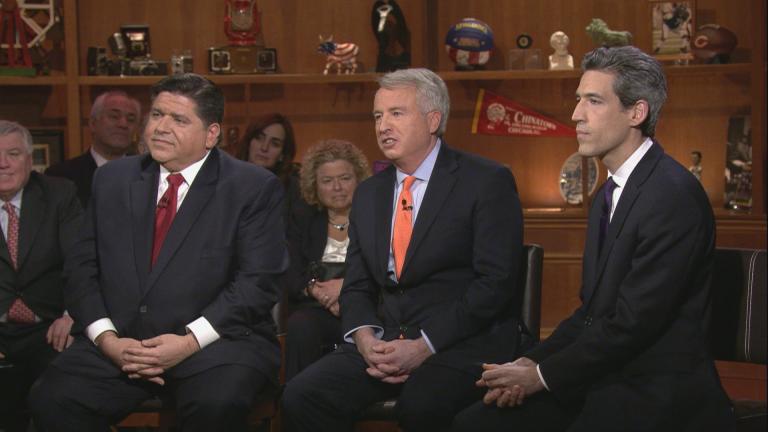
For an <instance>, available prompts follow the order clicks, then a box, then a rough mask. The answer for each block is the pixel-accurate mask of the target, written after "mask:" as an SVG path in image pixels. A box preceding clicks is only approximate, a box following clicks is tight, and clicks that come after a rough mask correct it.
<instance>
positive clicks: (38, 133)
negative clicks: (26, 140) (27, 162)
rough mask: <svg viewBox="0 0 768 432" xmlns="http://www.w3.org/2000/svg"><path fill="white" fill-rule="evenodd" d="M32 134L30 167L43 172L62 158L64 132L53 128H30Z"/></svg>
mask: <svg viewBox="0 0 768 432" xmlns="http://www.w3.org/2000/svg"><path fill="white" fill-rule="evenodd" d="M29 133H30V134H31V135H32V169H33V170H35V171H37V172H39V173H43V172H44V171H45V170H46V169H47V168H48V167H50V166H51V165H55V164H57V163H59V162H61V161H62V160H63V158H64V132H63V131H60V130H53V129H30V131H29Z"/></svg>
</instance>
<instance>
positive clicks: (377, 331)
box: [344, 325, 384, 344]
mask: <svg viewBox="0 0 768 432" xmlns="http://www.w3.org/2000/svg"><path fill="white" fill-rule="evenodd" d="M366 327H370V328H372V329H373V337H375V338H376V339H381V337H382V336H384V329H383V328H381V327H379V326H374V325H362V326H360V327H355V328H353V329H352V330H350V331H348V332H347V333H346V334H344V342H349V343H352V344H353V343H355V340H354V339H353V338H352V333H354V332H356V331H358V330H360V329H361V328H366Z"/></svg>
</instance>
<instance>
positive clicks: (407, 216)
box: [392, 176, 416, 279]
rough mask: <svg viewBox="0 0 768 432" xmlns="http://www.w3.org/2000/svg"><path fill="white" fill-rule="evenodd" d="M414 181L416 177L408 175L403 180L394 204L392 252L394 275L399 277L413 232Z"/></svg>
mask: <svg viewBox="0 0 768 432" xmlns="http://www.w3.org/2000/svg"><path fill="white" fill-rule="evenodd" d="M414 181H416V177H413V176H408V177H406V178H405V180H404V181H403V190H402V191H400V197H398V198H397V205H396V206H395V229H394V232H393V234H392V253H393V255H394V256H395V275H396V276H397V278H398V279H400V272H401V271H402V270H403V263H404V262H405V252H406V251H407V250H408V243H410V242H411V232H413V195H411V185H413V182H414Z"/></svg>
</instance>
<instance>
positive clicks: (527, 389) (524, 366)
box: [475, 357, 544, 408]
mask: <svg viewBox="0 0 768 432" xmlns="http://www.w3.org/2000/svg"><path fill="white" fill-rule="evenodd" d="M475 384H476V385H477V386H478V387H487V388H488V391H487V392H486V393H485V396H484V397H483V402H485V403H486V404H487V405H490V404H493V403H495V404H496V406H498V407H499V408H503V407H514V406H518V405H520V404H522V403H523V400H524V399H525V396H527V395H528V396H529V395H532V394H534V393H536V392H539V391H541V390H543V389H544V384H543V383H542V382H541V379H539V373H538V372H537V371H536V362H534V361H533V360H531V359H529V358H526V357H520V358H519V359H517V360H515V361H514V362H511V363H504V364H502V365H498V364H483V375H482V377H481V378H480V379H479V380H477V382H476V383H475Z"/></svg>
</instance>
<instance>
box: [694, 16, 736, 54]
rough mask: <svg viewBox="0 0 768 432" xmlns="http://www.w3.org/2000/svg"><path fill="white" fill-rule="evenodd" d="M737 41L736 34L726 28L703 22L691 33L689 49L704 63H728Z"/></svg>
mask: <svg viewBox="0 0 768 432" xmlns="http://www.w3.org/2000/svg"><path fill="white" fill-rule="evenodd" d="M738 42H739V40H738V38H737V37H736V35H735V34H734V33H733V32H732V31H730V30H728V29H727V28H725V27H723V26H719V25H717V24H705V25H703V26H701V27H699V30H697V31H696V33H695V34H694V35H693V42H692V43H691V51H692V52H693V56H694V57H696V58H697V59H699V60H701V61H703V62H704V63H712V64H720V63H728V62H729V61H730V57H731V53H732V52H733V50H734V49H735V48H736V45H737V44H738Z"/></svg>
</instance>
